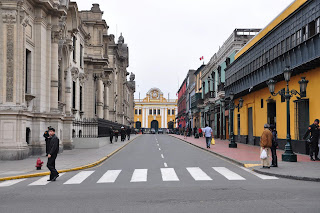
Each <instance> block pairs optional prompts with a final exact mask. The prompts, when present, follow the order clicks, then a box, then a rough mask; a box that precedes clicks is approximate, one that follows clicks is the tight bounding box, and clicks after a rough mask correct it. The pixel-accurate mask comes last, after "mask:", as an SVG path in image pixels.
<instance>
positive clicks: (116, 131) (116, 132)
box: [114, 129, 119, 142]
mask: <svg viewBox="0 0 320 213" xmlns="http://www.w3.org/2000/svg"><path fill="white" fill-rule="evenodd" d="M118 137H119V130H118V129H116V130H114V138H115V141H116V142H117V141H118Z"/></svg>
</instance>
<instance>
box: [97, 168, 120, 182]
mask: <svg viewBox="0 0 320 213" xmlns="http://www.w3.org/2000/svg"><path fill="white" fill-rule="evenodd" d="M120 172H121V170H109V171H107V172H106V173H105V174H104V175H103V176H102V177H101V178H100V179H99V180H98V182H97V183H114V182H115V181H116V179H117V178H118V176H119V174H120Z"/></svg>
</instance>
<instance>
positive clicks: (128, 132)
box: [127, 128, 131, 140]
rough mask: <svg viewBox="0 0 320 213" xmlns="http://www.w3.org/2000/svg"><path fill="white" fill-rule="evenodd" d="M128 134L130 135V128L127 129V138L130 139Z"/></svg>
mask: <svg viewBox="0 0 320 213" xmlns="http://www.w3.org/2000/svg"><path fill="white" fill-rule="evenodd" d="M130 135H131V128H128V129H127V138H128V140H130Z"/></svg>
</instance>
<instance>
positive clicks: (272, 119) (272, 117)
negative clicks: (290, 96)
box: [267, 101, 277, 126]
mask: <svg viewBox="0 0 320 213" xmlns="http://www.w3.org/2000/svg"><path fill="white" fill-rule="evenodd" d="M267 107H268V124H273V125H275V126H276V123H277V105H276V102H275V101H272V102H269V103H268V105H267Z"/></svg>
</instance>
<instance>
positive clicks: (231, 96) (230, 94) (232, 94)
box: [229, 91, 234, 101]
mask: <svg viewBox="0 0 320 213" xmlns="http://www.w3.org/2000/svg"><path fill="white" fill-rule="evenodd" d="M229 96H230V99H231V101H232V100H233V98H234V92H232V91H231V92H230V93H229Z"/></svg>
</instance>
